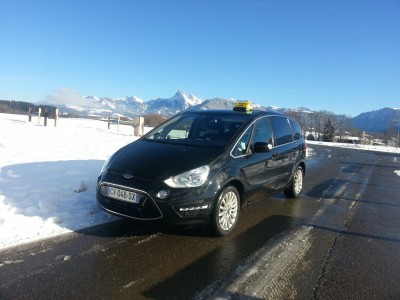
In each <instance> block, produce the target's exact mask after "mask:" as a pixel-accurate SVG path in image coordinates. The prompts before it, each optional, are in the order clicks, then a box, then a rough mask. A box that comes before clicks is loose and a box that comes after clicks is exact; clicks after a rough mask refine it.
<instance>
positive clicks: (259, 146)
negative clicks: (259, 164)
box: [253, 142, 272, 153]
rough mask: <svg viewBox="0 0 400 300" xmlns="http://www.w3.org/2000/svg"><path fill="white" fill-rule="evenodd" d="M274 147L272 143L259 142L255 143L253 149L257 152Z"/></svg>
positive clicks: (266, 150)
mask: <svg viewBox="0 0 400 300" xmlns="http://www.w3.org/2000/svg"><path fill="white" fill-rule="evenodd" d="M271 149H272V145H271V144H270V143H264V142H257V143H255V144H254V147H253V150H254V152H255V153H261V152H268V151H270V150H271Z"/></svg>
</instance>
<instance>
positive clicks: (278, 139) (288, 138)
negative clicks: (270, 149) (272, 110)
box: [271, 117, 292, 146]
mask: <svg viewBox="0 0 400 300" xmlns="http://www.w3.org/2000/svg"><path fill="white" fill-rule="evenodd" d="M271 125H272V131H273V134H274V146H279V145H283V144H286V143H290V142H292V129H291V128H290V125H289V120H288V119H287V118H285V117H271Z"/></svg>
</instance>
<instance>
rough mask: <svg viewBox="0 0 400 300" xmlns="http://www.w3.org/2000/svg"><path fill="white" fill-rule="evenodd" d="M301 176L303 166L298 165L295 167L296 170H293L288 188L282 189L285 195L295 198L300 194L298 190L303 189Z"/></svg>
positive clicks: (302, 175)
mask: <svg viewBox="0 0 400 300" xmlns="http://www.w3.org/2000/svg"><path fill="white" fill-rule="evenodd" d="M303 178H304V172H303V168H302V167H300V166H298V167H297V168H296V171H295V172H294V175H293V179H292V182H291V183H290V186H289V188H288V189H286V190H285V191H284V193H285V195H286V197H288V198H297V197H298V196H299V195H300V192H301V190H302V189H303Z"/></svg>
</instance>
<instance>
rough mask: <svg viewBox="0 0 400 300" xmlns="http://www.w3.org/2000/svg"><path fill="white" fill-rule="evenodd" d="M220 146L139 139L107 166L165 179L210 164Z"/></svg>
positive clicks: (120, 170) (218, 151)
mask: <svg viewBox="0 0 400 300" xmlns="http://www.w3.org/2000/svg"><path fill="white" fill-rule="evenodd" d="M222 152H223V149H220V148H207V147H194V146H185V145H174V144H169V143H158V142H149V141H143V140H138V141H135V142H133V143H132V144H129V145H127V146H126V147H124V148H123V149H121V151H119V152H118V153H117V154H116V155H115V157H113V158H112V160H111V164H110V167H109V169H110V170H111V171H117V172H125V171H126V172H131V173H133V174H135V176H140V177H142V176H143V177H145V178H148V179H151V180H165V179H167V178H169V177H171V176H176V175H179V174H181V173H183V172H186V171H190V170H192V169H195V168H197V167H200V166H203V165H206V164H210V163H211V162H212V161H213V160H214V159H215V158H217V157H218V156H219V155H220V154H221V153H222Z"/></svg>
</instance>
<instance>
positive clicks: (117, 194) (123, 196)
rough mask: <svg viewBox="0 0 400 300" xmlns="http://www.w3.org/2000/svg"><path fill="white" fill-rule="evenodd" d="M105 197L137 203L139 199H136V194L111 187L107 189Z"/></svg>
mask: <svg viewBox="0 0 400 300" xmlns="http://www.w3.org/2000/svg"><path fill="white" fill-rule="evenodd" d="M107 196H108V197H110V198H114V199H118V200H122V201H128V202H133V203H139V197H137V195H136V193H134V192H130V191H126V190H122V189H117V188H114V187H111V186H108V187H107Z"/></svg>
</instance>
